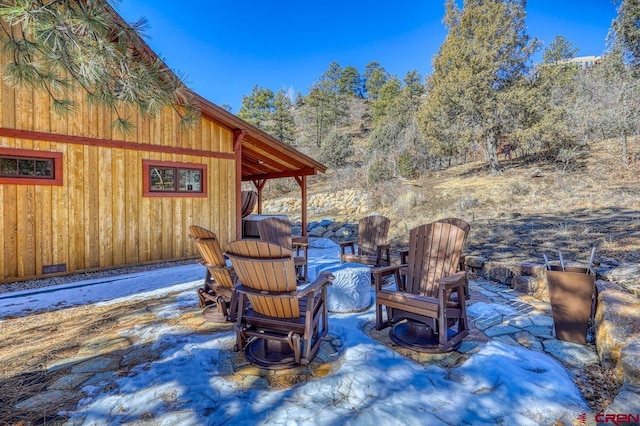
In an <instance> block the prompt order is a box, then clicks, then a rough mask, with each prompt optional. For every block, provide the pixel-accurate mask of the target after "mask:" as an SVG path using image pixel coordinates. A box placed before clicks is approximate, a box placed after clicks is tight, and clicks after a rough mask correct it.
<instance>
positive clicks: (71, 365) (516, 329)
mask: <svg viewBox="0 0 640 426" xmlns="http://www.w3.org/2000/svg"><path fill="white" fill-rule="evenodd" d="M469 286H470V293H471V299H470V300H469V319H470V323H471V332H470V335H469V336H468V337H467V338H466V339H465V340H464V341H463V344H462V345H461V346H460V348H459V349H458V350H457V351H454V352H451V353H447V354H421V353H417V352H415V351H410V350H407V349H404V348H401V347H398V346H397V345H395V344H394V343H393V342H391V341H390V339H389V338H388V329H387V330H382V331H377V330H375V328H374V327H373V321H369V322H368V323H367V325H366V326H365V331H366V332H367V333H368V334H369V335H370V336H372V337H373V338H374V339H376V340H378V341H380V342H381V343H383V344H385V345H387V346H389V347H392V348H394V349H395V350H396V351H398V352H399V353H401V354H402V355H404V356H407V357H409V358H411V359H414V360H415V361H417V362H420V363H430V364H438V365H440V366H442V367H445V368H446V367H452V366H457V365H460V364H461V363H462V362H464V360H466V359H467V358H468V357H469V356H470V355H471V354H473V353H475V352H477V351H479V350H480V349H481V347H482V346H483V345H485V344H486V343H487V342H489V341H490V340H498V341H500V342H503V343H506V344H508V345H514V346H523V347H526V348H528V349H531V350H535V351H539V352H544V353H546V354H548V355H550V356H551V357H553V358H555V359H557V360H558V361H559V362H560V363H562V364H563V365H564V366H565V367H566V368H567V369H568V370H569V371H570V372H573V374H576V371H578V370H580V369H588V368H590V367H595V366H598V356H597V353H596V349H595V346H594V345H593V344H587V345H578V344H574V343H569V342H563V341H560V340H557V339H555V338H554V331H553V319H552V317H551V308H550V305H549V304H548V303H545V302H542V301H540V300H538V299H535V298H533V297H531V296H527V295H525V294H523V293H519V292H517V291H515V290H513V289H511V288H509V287H507V286H504V285H501V284H496V283H493V282H490V281H485V280H475V281H471V282H470V284H469ZM179 297H181V294H174V295H170V296H165V298H164V301H163V303H155V302H150V304H149V306H147V307H146V308H145V309H138V310H136V311H135V312H136V313H135V314H130V315H127V316H120V317H119V319H118V320H116V321H115V324H113V326H112V328H111V329H110V330H109V332H108V333H101V334H100V336H99V337H94V338H91V339H86V340H84V341H83V342H82V343H81V344H80V347H79V348H78V350H77V352H76V354H75V355H73V356H70V357H62V358H57V359H54V360H52V362H50V363H49V364H48V365H46V366H44V369H45V372H46V374H48V375H49V376H50V380H51V382H50V384H48V386H47V387H46V389H44V390H43V391H42V392H39V393H38V394H37V395H36V396H33V397H32V398H29V399H26V400H22V401H20V402H19V404H18V405H16V406H15V408H16V409H18V410H23V411H25V412H26V411H29V410H42V409H43V406H48V407H57V408H58V409H60V407H64V408H71V407H73V406H74V405H75V403H77V401H79V400H80V399H81V398H83V397H84V396H85V394H84V392H87V389H90V391H91V392H92V393H94V392H104V391H108V390H109V389H111V388H113V387H114V386H115V381H116V379H117V378H118V377H121V376H123V375H126V374H127V373H128V371H129V370H130V369H131V368H133V367H135V366H138V365H141V364H144V363H147V362H150V361H153V360H155V359H158V358H159V357H160V356H161V354H162V352H163V351H165V350H166V349H167V348H168V347H169V345H171V342H170V341H162V340H161V339H160V340H158V339H157V337H158V335H157V334H154V333H153V332H151V331H149V332H147V327H149V330H151V326H152V325H154V326H157V323H158V322H162V323H165V324H167V325H171V326H173V327H175V326H178V327H181V328H183V329H184V332H185V333H193V332H197V333H211V332H219V333H227V334H228V339H229V346H230V347H232V346H233V341H234V338H235V333H234V331H233V324H227V325H212V324H211V323H207V322H206V320H204V319H203V318H202V317H201V316H200V315H199V311H198V310H197V309H195V307H194V306H190V305H188V304H185V303H182V305H181V310H182V315H181V316H180V317H177V318H176V317H174V318H165V316H164V315H163V314H162V309H163V305H164V304H165V303H169V302H170V301H172V300H175V299H177V298H179ZM182 297H184V294H183V293H182ZM370 309H371V311H373V308H370ZM325 340H326V342H325V344H323V345H322V349H321V350H320V352H319V354H318V356H317V357H316V359H315V360H314V362H312V363H311V364H310V365H309V366H307V367H304V368H298V369H293V370H287V371H284V372H267V371H264V370H259V369H257V368H255V367H252V366H251V365H250V364H248V363H247V362H246V360H245V359H244V356H243V354H242V353H237V352H233V351H221V355H220V359H218V361H217V362H218V368H219V372H220V375H221V376H223V377H229V379H230V380H234V381H236V382H237V383H240V384H242V383H244V384H245V385H246V387H254V388H255V387H258V388H261V387H264V388H267V387H277V388H282V387H287V386H291V385H294V384H295V383H299V382H301V381H305V380H309V379H311V378H314V377H322V376H324V375H326V374H328V373H329V372H330V371H331V368H332V365H333V364H334V363H335V362H339V359H340V353H341V351H342V342H341V341H340V339H338V338H336V337H333V336H328V337H327V338H325ZM81 389H83V390H81Z"/></svg>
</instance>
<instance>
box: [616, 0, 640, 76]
mask: <svg viewBox="0 0 640 426" xmlns="http://www.w3.org/2000/svg"><path fill="white" fill-rule="evenodd" d="M612 32H613V36H614V38H615V42H616V43H617V44H618V46H619V49H620V51H621V52H623V54H624V57H625V59H626V61H627V62H628V63H629V64H630V65H632V66H633V67H639V68H640V0H621V1H620V5H619V6H618V15H617V16H616V18H615V20H614V21H613V26H612Z"/></svg>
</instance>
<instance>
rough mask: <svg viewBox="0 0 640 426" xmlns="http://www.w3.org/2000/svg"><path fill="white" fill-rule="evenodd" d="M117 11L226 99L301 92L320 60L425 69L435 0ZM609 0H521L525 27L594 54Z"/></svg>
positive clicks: (198, 83) (123, 5) (438, 32)
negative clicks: (141, 24) (260, 90)
mask: <svg viewBox="0 0 640 426" xmlns="http://www.w3.org/2000/svg"><path fill="white" fill-rule="evenodd" d="M115 6H116V10H117V11H118V12H119V13H120V14H121V15H122V16H123V17H124V18H125V19H126V20H127V21H135V20H137V19H138V18H140V17H146V18H147V19H148V21H149V24H150V28H149V29H148V30H147V31H146V35H147V36H148V38H147V40H146V41H147V43H148V44H149V45H150V46H151V48H153V50H155V51H156V53H158V54H159V55H160V56H161V57H162V58H163V59H164V60H165V61H166V63H167V64H168V65H169V66H170V67H171V68H172V69H174V70H176V71H178V73H179V74H180V75H182V76H184V77H185V80H186V82H187V84H188V85H189V87H191V88H192V89H194V90H195V91H196V92H197V93H199V94H200V95H202V96H204V97H205V98H207V99H209V100H210V101H212V102H214V103H216V104H218V105H222V104H228V105H231V106H232V107H233V110H232V112H234V113H237V112H238V110H239V109H240V106H241V104H242V96H245V95H248V94H250V93H251V89H252V88H253V86H254V85H259V86H262V87H266V88H269V89H271V90H273V91H274V92H275V91H277V90H280V89H285V90H288V91H293V92H302V93H303V94H306V93H307V91H308V90H309V88H310V86H311V85H312V84H313V83H314V82H315V81H317V80H318V78H319V77H320V76H321V75H322V74H323V73H324V72H325V71H326V70H327V68H328V65H329V63H331V62H332V61H337V62H338V63H339V64H340V65H341V66H343V67H345V66H348V65H352V66H355V67H356V68H358V70H359V71H360V72H363V71H364V68H365V66H366V64H368V63H369V62H372V61H376V62H378V63H380V65H382V66H383V67H384V68H385V69H386V70H387V71H388V72H390V73H392V74H397V75H398V76H399V77H400V78H402V77H403V76H404V74H405V73H406V72H407V71H410V70H413V69H415V70H417V71H418V72H419V73H420V74H421V75H422V76H423V77H425V76H427V75H428V74H430V73H431V60H432V58H433V56H434V55H435V54H436V53H437V51H438V48H439V47H440V45H441V44H442V42H443V41H444V38H445V36H446V31H445V29H444V26H443V24H442V17H443V16H444V0H397V1H389V0H386V1H381V0H368V1H355V0H324V1H307V0H245V1H242V0H238V1H218V0H214V1H210V0H209V1H204V0H183V1H174V0H120V3H119V4H116V5H115ZM615 14H616V11H615V5H614V4H613V3H612V1H611V0H529V1H528V2H527V21H526V22H527V30H528V33H529V34H530V35H531V36H533V37H536V38H538V39H540V40H541V41H542V42H543V43H544V44H545V45H548V44H549V43H550V42H551V41H553V38H554V37H555V36H556V35H563V36H565V37H566V38H567V39H568V40H569V41H571V42H572V43H573V45H574V46H575V47H577V48H578V49H579V52H578V56H586V55H599V54H601V53H602V51H603V50H604V48H605V37H606V35H607V32H608V30H609V27H610V24H611V20H612V19H613V18H614V17H615Z"/></svg>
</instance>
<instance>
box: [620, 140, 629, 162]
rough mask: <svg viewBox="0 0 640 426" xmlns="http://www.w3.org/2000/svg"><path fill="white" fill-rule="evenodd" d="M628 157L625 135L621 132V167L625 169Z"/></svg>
mask: <svg viewBox="0 0 640 426" xmlns="http://www.w3.org/2000/svg"><path fill="white" fill-rule="evenodd" d="M628 155H629V148H628V143H627V133H626V132H622V167H627V166H628V165H629V159H628V158H627V156H628Z"/></svg>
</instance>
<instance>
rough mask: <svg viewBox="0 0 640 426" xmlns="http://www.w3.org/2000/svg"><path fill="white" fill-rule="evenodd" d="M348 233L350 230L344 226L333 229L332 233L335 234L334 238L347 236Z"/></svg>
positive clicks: (349, 233)
mask: <svg viewBox="0 0 640 426" xmlns="http://www.w3.org/2000/svg"><path fill="white" fill-rule="evenodd" d="M350 235H351V232H350V231H349V230H348V229H347V228H345V227H342V228H340V229H338V230H337V231H335V233H334V236H335V237H336V238H347V237H349V236H350Z"/></svg>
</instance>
